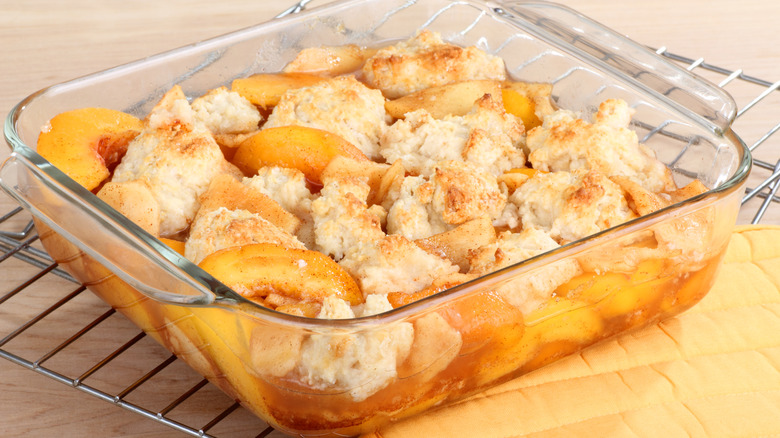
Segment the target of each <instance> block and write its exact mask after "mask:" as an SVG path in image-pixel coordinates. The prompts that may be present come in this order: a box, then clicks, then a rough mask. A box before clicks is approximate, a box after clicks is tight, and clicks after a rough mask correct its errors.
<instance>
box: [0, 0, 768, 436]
mask: <svg viewBox="0 0 780 438" xmlns="http://www.w3.org/2000/svg"><path fill="white" fill-rule="evenodd" d="M291 3H292V2H284V1H279V2H264V1H258V0H252V1H250V0H226V1H224V2H215V1H203V0H195V1H184V0H168V1H151V0H140V1H135V2H106V1H97V0H72V1H68V2H59V1H53V0H35V1H29V2H27V1H25V2H10V1H3V2H2V4H3V6H2V11H3V12H2V13H0V51H1V52H0V53H2V60H3V62H2V63H0V116H2V118H3V120H4V119H5V116H6V114H7V112H8V111H9V110H10V108H11V107H12V106H13V105H14V104H16V103H17V102H18V101H20V100H21V99H22V98H24V97H25V96H27V95H28V94H30V93H32V92H34V91H36V90H38V89H40V88H43V87H45V86H48V85H51V84H53V83H57V82H61V81H64V80H68V79H72V78H74V77H77V76H81V75H84V74H87V73H91V72H94V71H98V70H102V69H105V68H108V67H111V66H114V65H117V64H121V63H125V62H128V61H132V60H135V59H138V58H142V57H144V56H147V55H150V54H154V53H157V52H160V51H164V50H167V49H172V48H175V47H178V46H181V45H184V44H187V43H190V42H193V41H198V40H202V39H205V38H208V37H211V36H215V35H218V34H221V33H225V32H228V31H230V30H234V29H238V28H242V27H246V26H249V25H253V24H256V23H258V22H262V21H265V20H268V19H271V18H272V17H273V16H274V15H276V14H277V13H279V12H280V11H281V10H283V9H285V8H286V7H287V6H288V5H289V4H291ZM321 3H323V2H314V3H313V4H321ZM563 3H565V4H567V5H568V6H571V7H573V8H575V9H578V10H579V11H580V12H582V13H584V14H585V15H588V16H590V17H592V18H594V19H596V20H597V21H601V22H602V23H604V24H606V25H608V26H610V27H612V28H614V29H616V30H618V31H619V32H621V33H624V34H626V35H628V36H629V37H631V38H633V39H635V40H637V41H639V42H641V43H644V44H647V45H649V46H652V47H656V48H657V47H662V46H665V47H667V48H668V50H669V51H671V52H674V53H678V54H682V55H686V56H688V57H692V58H694V59H698V58H700V57H701V58H704V61H705V62H707V63H710V64H714V65H718V66H722V67H724V68H726V69H730V70H733V69H740V68H741V69H743V70H744V73H745V74H747V75H750V76H754V77H757V78H763V79H766V80H768V81H770V82H775V81H777V80H780V70H778V68H777V67H778V65H780V44H778V42H780V41H778V39H777V38H776V37H775V35H776V20H777V17H779V16H780V2H767V1H764V0H744V1H741V2H739V3H738V4H736V3H734V2H733V1H726V0H691V1H679V0H656V1H637V0H627V1H624V2H604V1H600V0H564V1H563ZM716 80H717V79H716ZM727 90H729V91H730V92H731V93H732V94H733V95H734V96H735V99H736V100H737V102H738V104H739V105H740V107H743V106H745V105H746V104H747V103H748V102H749V101H750V100H752V98H754V97H755V96H756V95H758V94H759V93H760V92H761V88H760V87H753V86H745V87H741V86H740V87H735V88H734V89H729V88H727ZM774 94H776V93H774ZM778 106H780V105H778V104H777V102H776V101H773V102H768V103H762V104H761V108H759V107H757V108H756V109H755V110H752V112H753V114H752V118H751V119H750V121H749V122H744V123H742V125H740V124H738V125H737V126H736V130H737V133H738V134H740V135H741V136H742V137H743V138H744V139H745V141H746V142H747V143H748V144H751V143H753V142H755V141H756V140H758V139H759V138H761V137H762V136H763V135H764V134H765V133H766V132H768V131H769V130H770V129H771V128H772V127H773V126H774V125H775V124H776V123H778V121H780V112H778V111H777V108H778ZM778 143H779V141H778V139H774V138H770V139H769V140H768V141H767V142H766V143H765V144H763V145H762V146H761V148H760V156H761V158H764V159H766V160H768V161H771V162H772V163H774V161H775V160H776V159H777V157H780V144H778ZM7 155H8V149H7V148H5V147H2V148H0V160H2V159H3V158H4V157H6V156H7ZM12 205H13V203H12V201H11V200H10V199H8V198H7V197H6V196H5V195H4V194H3V195H0V215H2V214H4V213H5V212H7V211H9V210H10V209H11V208H12ZM774 210H777V208H775V209H774ZM778 218H780V214H778V213H777V212H776V211H775V212H772V211H771V212H770V216H769V217H768V218H767V219H765V221H767V222H773V223H780V219H778ZM748 220H749V219H748V215H747V214H745V215H743V216H742V217H741V218H740V221H741V222H746V221H748ZM1 272H3V276H4V277H2V278H0V293H3V292H4V291H5V290H7V289H9V288H11V287H12V286H15V285H17V284H19V282H20V281H21V279H23V278H27V276H29V270H27V271H25V269H24V267H23V266H21V265H20V268H19V270H18V271H17V270H13V271H12V272H10V278H7V277H5V276H6V275H9V274H6V273H7V272H8V269H5V270H3V271H1ZM56 293H61V292H60V291H59V290H58V289H57V288H56V287H53V286H52V287H51V288H47V287H43V288H42V289H41V290H40V291H39V292H37V294H36V296H37V297H39V298H40V299H41V300H45V299H50V298H51V295H52V294H56ZM3 318H6V319H7V318H9V315H5V316H3ZM120 326H121V323H120ZM0 327H3V326H2V325H0ZM117 330H125V331H126V330H128V328H127V327H124V326H121V327H119V328H117ZM3 335H4V333H0V336H3ZM40 336H41V339H45V334H41V335H40ZM42 342H43V341H42ZM95 342H99V340H96V341H95ZM150 348H151V347H150ZM149 354H152V355H155V354H157V355H159V354H160V353H159V350H157V349H154V352H153V353H149ZM182 373H186V370H183V371H182ZM215 397H217V396H215ZM248 421H250V420H248ZM230 432H235V433H234V434H233V433H230ZM257 432H259V431H256V432H255V433H257ZM224 434H225V436H253V435H251V434H246V433H244V434H241V433H240V432H238V431H225V433H224ZM0 435H3V436H30V437H39V436H40V437H44V436H138V437H141V436H143V437H157V436H171V435H176V433H175V432H173V431H172V430H171V429H169V428H167V427H165V426H162V425H159V424H156V423H155V422H153V421H150V420H145V419H143V418H142V417H140V416H138V415H136V414H133V413H129V412H126V411H124V410H122V409H118V408H116V407H114V406H112V405H111V404H109V403H106V402H104V401H100V400H97V399H95V398H93V397H90V396H88V395H86V394H83V393H80V392H78V391H75V390H73V389H72V388H69V387H67V386H65V385H62V384H59V383H56V382H54V381H52V380H51V379H49V378H46V377H43V376H40V375H38V374H36V373H34V372H31V371H28V370H26V369H23V368H21V367H19V366H17V365H15V364H12V363H10V362H8V361H5V360H0ZM182 436H183V435H182Z"/></svg>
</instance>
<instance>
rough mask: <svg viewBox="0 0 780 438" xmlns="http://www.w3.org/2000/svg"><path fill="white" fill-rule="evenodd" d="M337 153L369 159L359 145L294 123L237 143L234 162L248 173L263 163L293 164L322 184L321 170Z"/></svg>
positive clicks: (362, 159) (354, 157) (263, 131)
mask: <svg viewBox="0 0 780 438" xmlns="http://www.w3.org/2000/svg"><path fill="white" fill-rule="evenodd" d="M337 156H345V157H347V158H352V159H353V160H357V161H365V162H368V158H367V157H366V156H365V155H364V154H363V153H362V152H360V150H359V149H358V148H357V147H355V146H354V145H353V144H352V143H350V142H348V141H346V140H344V139H343V138H341V137H339V136H338V135H336V134H333V133H331V132H328V131H323V130H321V129H315V128H309V127H305V126H295V125H291V126H279V127H275V128H268V129H263V130H262V131H260V132H258V133H257V134H255V135H253V136H252V137H250V138H249V139H247V140H246V141H245V142H243V143H241V146H239V147H238V150H237V151H236V154H235V155H234V156H233V163H234V164H235V165H236V166H238V167H239V169H241V170H242V171H243V172H244V173H246V174H249V175H254V174H256V173H257V171H258V169H260V168H261V167H263V166H280V167H292V168H295V169H298V170H300V171H301V172H303V174H304V175H305V176H306V178H307V179H308V180H309V181H311V182H313V183H315V184H322V180H321V175H322V171H323V170H324V169H325V168H326V167H327V166H328V164H329V163H330V162H331V160H333V158H335V157H337Z"/></svg>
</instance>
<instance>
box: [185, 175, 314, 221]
mask: <svg viewBox="0 0 780 438" xmlns="http://www.w3.org/2000/svg"><path fill="white" fill-rule="evenodd" d="M199 201H200V209H199V210H198V215H199V216H200V215H204V214H206V213H207V212H210V211H213V210H216V209H218V208H220V207H225V208H227V209H229V210H246V211H248V212H250V213H256V214H259V215H260V216H261V217H262V218H263V219H265V220H267V221H268V222H271V223H272V224H274V225H276V226H277V227H279V228H281V229H282V230H284V231H286V232H288V233H290V234H295V233H296V232H297V231H298V229H299V228H300V227H301V220H300V219H298V218H297V217H296V216H295V215H294V214H292V213H290V212H288V211H287V210H285V209H284V208H283V207H282V206H281V205H279V203H278V202H276V201H274V200H273V199H271V198H270V197H269V196H267V195H265V194H263V193H261V192H260V191H258V190H253V189H251V188H249V187H247V186H245V185H244V184H242V183H241V182H239V181H237V180H236V179H235V178H233V177H232V176H230V175H227V174H221V175H217V176H215V177H214V179H212V180H211V183H210V184H209V188H208V189H207V190H206V191H205V192H204V193H203V194H202V195H201V196H200V198H199Z"/></svg>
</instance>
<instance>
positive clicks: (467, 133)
mask: <svg viewBox="0 0 780 438" xmlns="http://www.w3.org/2000/svg"><path fill="white" fill-rule="evenodd" d="M524 142H525V129H524V128H523V124H522V123H521V122H518V119H517V118H516V117H515V116H513V115H511V114H507V112H506V111H505V110H504V107H503V105H502V104H501V100H500V99H497V98H494V97H493V96H491V95H489V94H486V95H485V96H483V97H482V98H480V99H479V100H477V101H476V102H475V104H474V108H473V109H472V110H471V112H470V113H468V114H466V115H465V116H445V117H444V118H442V119H436V118H434V117H433V116H431V115H430V114H429V113H428V112H427V111H425V110H417V111H412V112H410V113H407V114H406V117H405V119H404V120H398V121H397V122H395V123H394V124H393V125H392V126H390V128H388V129H387V130H386V131H385V133H384V135H382V138H381V139H380V147H381V149H380V153H381V154H382V156H383V157H384V158H385V160H386V161H387V162H388V163H394V162H396V161H397V160H400V161H401V162H402V163H403V166H404V168H405V169H406V170H407V171H408V172H411V173H413V174H415V175H423V176H430V175H431V174H433V172H434V169H435V168H436V164H437V163H439V162H440V161H445V160H455V161H467V162H470V163H472V164H474V165H475V166H477V167H480V168H483V169H485V170H487V171H489V172H490V173H492V174H493V175H495V176H499V175H501V174H502V173H504V172H506V171H507V170H509V169H512V168H514V167H522V166H523V165H524V164H525V155H524V154H523V151H522V150H521V147H522V145H523V143H524Z"/></svg>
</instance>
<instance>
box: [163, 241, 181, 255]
mask: <svg viewBox="0 0 780 438" xmlns="http://www.w3.org/2000/svg"><path fill="white" fill-rule="evenodd" d="M159 239H160V242H162V243H164V244H166V245H168V247H169V248H170V249H172V250H174V251H176V252H178V253H179V254H181V255H182V256H183V255H184V242H182V241H181V240H174V239H168V238H166V237H160V238H159Z"/></svg>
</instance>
